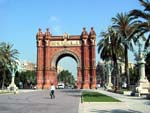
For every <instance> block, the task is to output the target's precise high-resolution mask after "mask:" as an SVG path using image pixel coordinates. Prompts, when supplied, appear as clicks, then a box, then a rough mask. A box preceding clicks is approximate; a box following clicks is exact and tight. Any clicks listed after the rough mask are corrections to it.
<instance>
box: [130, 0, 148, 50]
mask: <svg viewBox="0 0 150 113" xmlns="http://www.w3.org/2000/svg"><path fill="white" fill-rule="evenodd" d="M139 2H140V3H141V5H142V6H143V7H144V11H142V10H138V9H133V10H131V11H130V13H129V16H130V17H131V18H133V17H134V19H139V20H140V21H141V22H140V23H138V24H137V29H139V32H140V33H139V38H141V36H142V35H143V34H147V36H148V37H147V40H146V42H145V49H146V48H147V47H148V46H149V45H150V2H149V1H148V0H139Z"/></svg>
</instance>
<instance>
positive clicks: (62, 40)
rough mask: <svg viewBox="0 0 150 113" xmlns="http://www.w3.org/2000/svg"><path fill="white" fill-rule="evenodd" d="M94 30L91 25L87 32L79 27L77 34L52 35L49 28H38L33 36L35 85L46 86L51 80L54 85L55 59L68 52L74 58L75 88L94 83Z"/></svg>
mask: <svg viewBox="0 0 150 113" xmlns="http://www.w3.org/2000/svg"><path fill="white" fill-rule="evenodd" d="M95 38H96V33H95V31H94V30H93V28H91V31H90V33H89V34H88V33H87V31H86V29H85V28H83V31H82V33H81V35H70V36H69V35H68V34H67V33H65V34H64V35H63V36H52V35H51V33H50V32H49V29H46V32H45V33H42V30H41V29H39V31H38V33H37V35H36V40H37V88H39V89H41V88H44V89H48V88H49V87H50V84H51V83H54V84H55V85H57V63H58V61H59V60H60V59H61V58H63V57H65V56H70V57H72V58H73V59H75V61H76V62H77V85H78V89H81V88H83V89H89V88H95V87H96V65H95Z"/></svg>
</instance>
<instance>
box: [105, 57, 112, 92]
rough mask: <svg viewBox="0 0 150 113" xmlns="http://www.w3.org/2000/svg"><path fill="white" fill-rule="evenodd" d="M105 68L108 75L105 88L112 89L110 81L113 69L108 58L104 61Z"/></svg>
mask: <svg viewBox="0 0 150 113" xmlns="http://www.w3.org/2000/svg"><path fill="white" fill-rule="evenodd" d="M105 70H106V72H107V76H108V81H107V89H112V86H113V84H112V82H111V73H112V71H113V66H112V63H111V60H110V58H109V59H108V61H106V64H105Z"/></svg>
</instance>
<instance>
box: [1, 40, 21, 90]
mask: <svg viewBox="0 0 150 113" xmlns="http://www.w3.org/2000/svg"><path fill="white" fill-rule="evenodd" d="M12 47H13V45H11V44H9V43H5V42H2V43H0V66H1V71H2V72H3V77H2V78H3V80H2V89H3V88H4V82H5V76H6V70H8V69H7V65H8V64H9V65H10V64H11V63H12V62H13V63H16V60H18V58H17V55H18V54H19V52H18V50H16V49H12Z"/></svg>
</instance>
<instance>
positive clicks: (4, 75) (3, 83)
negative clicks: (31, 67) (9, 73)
mask: <svg viewBox="0 0 150 113" xmlns="http://www.w3.org/2000/svg"><path fill="white" fill-rule="evenodd" d="M5 77H6V73H5V69H4V70H3V80H2V90H3V89H4V86H5Z"/></svg>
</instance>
